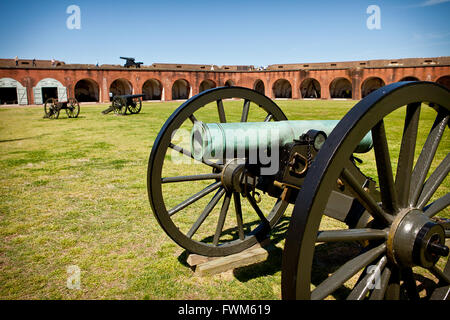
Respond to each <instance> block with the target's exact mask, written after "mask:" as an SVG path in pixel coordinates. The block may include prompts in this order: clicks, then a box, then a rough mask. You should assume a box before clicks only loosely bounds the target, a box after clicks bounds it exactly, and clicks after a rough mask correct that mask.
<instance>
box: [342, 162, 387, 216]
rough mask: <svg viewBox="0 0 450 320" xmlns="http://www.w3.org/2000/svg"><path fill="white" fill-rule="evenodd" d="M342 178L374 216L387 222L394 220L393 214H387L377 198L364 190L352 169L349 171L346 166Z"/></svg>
mask: <svg viewBox="0 0 450 320" xmlns="http://www.w3.org/2000/svg"><path fill="white" fill-rule="evenodd" d="M342 178H343V179H344V180H345V182H347V183H348V184H349V185H350V187H351V188H352V190H353V191H354V192H355V194H356V196H357V197H358V200H359V201H360V202H361V204H362V205H363V206H364V207H365V208H366V209H367V211H368V212H369V213H370V214H371V215H372V216H373V217H374V218H377V219H380V220H381V221H383V222H384V223H386V224H389V223H390V222H392V220H393V218H392V216H391V215H389V214H387V213H386V212H385V211H384V210H383V209H382V208H381V207H380V206H379V205H378V203H377V202H376V201H375V199H374V198H373V197H372V196H371V195H370V194H369V193H368V192H366V191H365V190H364V188H363V187H362V186H361V185H360V184H359V182H358V181H357V180H356V179H355V177H354V176H353V175H352V174H351V173H350V171H348V169H346V168H344V170H342Z"/></svg>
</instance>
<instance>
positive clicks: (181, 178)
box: [161, 173, 221, 183]
mask: <svg viewBox="0 0 450 320" xmlns="http://www.w3.org/2000/svg"><path fill="white" fill-rule="evenodd" d="M220 176H221V174H220V173H207V174H197V175H192V176H178V177H165V178H161V183H172V182H185V181H200V180H211V179H220Z"/></svg>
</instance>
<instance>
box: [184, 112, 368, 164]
mask: <svg viewBox="0 0 450 320" xmlns="http://www.w3.org/2000/svg"><path fill="white" fill-rule="evenodd" d="M338 122H339V120H290V121H273V122H237V123H203V122H201V121H197V122H195V124H194V126H193V128H192V130H191V152H192V154H193V156H194V158H196V159H201V158H204V159H224V158H229V157H234V156H235V155H236V154H240V155H243V154H248V152H251V151H255V152H259V150H261V149H266V150H271V149H272V148H274V147H282V146H284V145H285V144H286V143H289V142H292V141H293V140H294V139H299V137H300V136H301V135H303V134H305V133H307V132H308V131H309V130H311V129H314V130H318V131H323V132H325V134H326V135H327V136H328V135H329V134H330V133H331V131H333V129H334V127H335V126H336V125H337V124H338ZM372 146H373V142H372V135H371V133H370V132H369V133H368V134H366V136H365V137H364V138H363V140H361V142H360V143H359V144H358V146H357V147H356V149H355V151H354V152H356V153H365V152H368V151H369V150H370V149H371V148H372ZM227 155H229V156H227Z"/></svg>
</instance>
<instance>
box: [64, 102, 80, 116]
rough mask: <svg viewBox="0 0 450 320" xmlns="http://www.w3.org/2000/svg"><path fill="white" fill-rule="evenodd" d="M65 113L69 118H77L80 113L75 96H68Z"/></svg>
mask: <svg viewBox="0 0 450 320" xmlns="http://www.w3.org/2000/svg"><path fill="white" fill-rule="evenodd" d="M66 113H67V116H68V117H69V118H77V117H78V115H79V114H80V104H79V103H78V100H77V99H75V98H70V99H69V101H67V107H66Z"/></svg>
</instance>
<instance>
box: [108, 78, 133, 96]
mask: <svg viewBox="0 0 450 320" xmlns="http://www.w3.org/2000/svg"><path fill="white" fill-rule="evenodd" d="M109 93H110V94H109V97H110V99H111V98H112V97H114V96H120V95H124V94H132V93H133V86H132V85H131V82H130V81H128V80H126V79H116V80H114V81H113V82H112V83H111V85H110V86H109Z"/></svg>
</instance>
